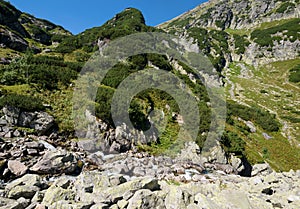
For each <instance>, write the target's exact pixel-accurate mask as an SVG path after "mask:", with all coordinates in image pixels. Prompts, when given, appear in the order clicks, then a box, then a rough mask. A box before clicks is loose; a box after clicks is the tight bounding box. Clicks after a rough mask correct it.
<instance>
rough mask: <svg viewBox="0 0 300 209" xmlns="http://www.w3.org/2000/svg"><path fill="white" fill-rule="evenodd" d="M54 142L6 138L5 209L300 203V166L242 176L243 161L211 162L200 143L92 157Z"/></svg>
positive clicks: (2, 166) (2, 168) (0, 164)
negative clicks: (164, 151) (174, 151)
mask: <svg viewBox="0 0 300 209" xmlns="http://www.w3.org/2000/svg"><path fill="white" fill-rule="evenodd" d="M53 140H54V137H53V136H51V137H36V136H28V137H23V138H14V139H5V140H4V139H1V140H0V149H1V153H0V174H1V179H2V180H1V183H0V208H1V209H2V208H3V209H4V208H5V209H7V208H13V209H22V208H27V209H31V208H33V209H34V208H36V209H42V208H78V209H79V208H80V209H84V208H91V209H95V208H130V209H133V208H149V209H150V208H151V209H152V208H168V209H169V208H170V209H171V208H179V209H182V208H218V209H219V208H230V209H231V208H293V209H296V208H300V171H297V172H294V171H290V172H283V173H275V172H273V171H272V170H271V169H270V167H269V166H268V165H267V164H261V165H255V166H253V167H252V170H251V172H250V175H251V177H242V176H240V175H238V174H237V173H240V171H241V167H243V166H241V165H240V163H241V162H240V161H239V160H238V159H236V158H232V159H231V161H233V162H232V163H231V164H222V163H210V162H209V160H206V162H205V161H203V159H202V160H201V157H200V156H199V155H198V154H197V152H195V151H193V150H194V149H196V148H197V147H196V145H195V144H193V143H190V144H188V145H187V147H186V149H185V150H182V152H181V154H179V155H178V157H177V158H175V159H171V158H169V157H162V156H158V157H154V156H150V155H148V154H145V153H134V152H127V153H123V154H110V155H104V154H103V153H102V152H96V153H93V154H90V153H86V152H84V151H83V150H81V149H80V148H79V147H78V146H77V144H78V143H75V142H69V143H67V145H66V147H65V148H61V147H60V146H59V145H58V144H59V141H60V139H59V138H56V140H55V141H56V142H55V143H53ZM216 153H217V152H216ZM216 157H218V158H220V156H217V155H216ZM219 160H220V159H219ZM200 161H201V163H197V162H200ZM243 169H245V168H243Z"/></svg>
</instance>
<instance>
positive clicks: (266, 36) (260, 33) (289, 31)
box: [251, 18, 300, 47]
mask: <svg viewBox="0 0 300 209" xmlns="http://www.w3.org/2000/svg"><path fill="white" fill-rule="evenodd" d="M299 23H300V19H299V18H295V19H291V20H290V21H288V22H286V23H283V24H280V25H277V26H274V27H270V28H267V29H263V30H260V29H257V30H255V31H253V32H252V33H251V39H252V40H254V42H256V43H257V44H259V45H260V46H265V47H267V46H274V43H273V41H276V40H277V41H280V40H282V38H281V37H279V36H273V37H272V35H274V34H276V33H277V32H282V33H283V35H286V36H287V37H288V40H290V41H292V42H294V41H296V40H297V39H299V38H300V34H299V33H298V32H299V30H300V24H299Z"/></svg>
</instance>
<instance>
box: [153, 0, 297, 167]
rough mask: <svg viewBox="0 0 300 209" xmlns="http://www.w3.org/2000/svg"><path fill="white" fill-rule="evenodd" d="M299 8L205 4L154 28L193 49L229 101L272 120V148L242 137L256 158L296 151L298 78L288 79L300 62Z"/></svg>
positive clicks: (290, 4)
mask: <svg viewBox="0 0 300 209" xmlns="http://www.w3.org/2000/svg"><path fill="white" fill-rule="evenodd" d="M299 7H300V5H299V1H277V0H275V1H235V0H233V1H230V0H229V1H209V2H207V3H204V4H202V5H200V6H198V7H197V8H195V9H193V10H191V11H189V12H187V13H185V14H183V15H181V16H179V17H177V18H175V19H173V20H171V21H168V22H166V23H163V24H161V25H159V26H158V27H159V28H161V29H164V30H166V31H168V32H169V33H172V34H176V35H178V36H181V37H185V38H187V39H189V38H191V39H193V40H194V42H195V43H197V44H198V46H199V47H200V48H201V49H202V51H203V52H204V53H205V54H206V55H207V56H208V57H209V58H210V59H211V61H212V62H213V63H214V65H215V67H216V68H217V69H219V71H220V72H221V74H222V75H223V76H224V80H225V85H226V88H227V92H228V99H230V100H234V101H237V102H238V103H240V104H244V105H250V106H256V105H257V106H259V107H261V108H263V109H265V110H268V111H269V112H271V113H274V114H276V115H277V117H278V118H279V120H280V122H281V124H282V128H281V130H280V132H281V134H273V135H272V134H270V133H268V134H269V135H270V138H272V139H273V140H274V141H273V142H272V144H273V145H272V146H271V145H268V144H271V142H270V143H265V139H264V138H266V137H263V135H264V136H266V135H265V133H260V131H259V130H258V132H257V133H256V134H250V135H246V136H244V137H243V138H244V140H245V141H247V146H248V148H250V150H251V149H252V148H254V147H255V149H261V154H262V153H263V150H265V152H266V150H268V152H274V153H275V152H278V150H280V149H281V148H280V147H282V146H289V145H288V143H290V144H291V146H292V147H296V146H299V134H300V131H299V111H298V110H299V99H298V98H299V79H292V77H296V73H295V72H296V71H297V72H298V73H299V70H296V69H298V68H299V63H300V60H299V44H300V42H299V38H300V34H299V30H300V24H299V23H300V19H299V14H300V13H299ZM293 72H294V73H293ZM298 76H299V74H298ZM298 78H299V77H298ZM293 80H294V82H293ZM229 128H230V129H231V130H232V129H235V127H232V126H231V127H229ZM236 131H237V132H240V131H239V130H236ZM262 132H264V131H262ZM259 135H260V136H259ZM267 138H268V137H267ZM249 139H251V140H249ZM252 140H254V141H252ZM275 141H276V142H275ZM284 141H286V142H287V143H285V142H284ZM283 143H284V144H287V145H283ZM274 144H277V145H278V146H276V145H274ZM279 144H280V145H279ZM271 150H272V151H271ZM262 155H263V154H262ZM271 155H272V154H271ZM271 158H272V161H273V160H274V161H278V156H276V157H275V156H274V158H273V157H270V159H269V160H271ZM274 164H276V162H274Z"/></svg>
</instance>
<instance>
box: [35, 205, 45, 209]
mask: <svg viewBox="0 0 300 209" xmlns="http://www.w3.org/2000/svg"><path fill="white" fill-rule="evenodd" d="M35 209H46V206H45V205H42V204H37V205H36V207H35Z"/></svg>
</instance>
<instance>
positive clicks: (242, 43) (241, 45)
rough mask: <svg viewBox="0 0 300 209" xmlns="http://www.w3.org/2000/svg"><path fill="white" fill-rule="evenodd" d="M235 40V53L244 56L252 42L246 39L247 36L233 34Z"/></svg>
mask: <svg viewBox="0 0 300 209" xmlns="http://www.w3.org/2000/svg"><path fill="white" fill-rule="evenodd" d="M233 38H234V46H235V53H236V54H244V52H245V50H246V47H247V46H249V44H250V42H249V41H248V40H247V39H246V38H247V36H246V35H243V36H240V35H237V34H233Z"/></svg>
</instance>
